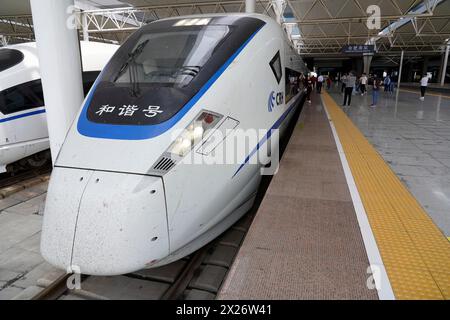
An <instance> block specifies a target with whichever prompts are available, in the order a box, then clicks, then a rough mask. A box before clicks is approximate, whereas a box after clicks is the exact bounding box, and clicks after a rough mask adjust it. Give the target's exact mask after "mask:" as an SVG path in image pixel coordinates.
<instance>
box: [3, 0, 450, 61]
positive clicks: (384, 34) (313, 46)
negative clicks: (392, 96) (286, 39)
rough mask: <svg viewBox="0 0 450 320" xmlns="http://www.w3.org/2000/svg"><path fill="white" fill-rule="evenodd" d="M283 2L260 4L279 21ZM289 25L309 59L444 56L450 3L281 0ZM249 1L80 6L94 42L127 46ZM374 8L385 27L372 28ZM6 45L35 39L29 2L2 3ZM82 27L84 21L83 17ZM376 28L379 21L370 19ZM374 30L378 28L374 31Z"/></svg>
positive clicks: (99, 0) (114, 1)
mask: <svg viewBox="0 0 450 320" xmlns="http://www.w3.org/2000/svg"><path fill="white" fill-rule="evenodd" d="M276 2H277V1H270V0H256V11H257V12H259V13H263V14H267V15H270V16H272V17H275V4H274V3H276ZM281 2H282V3H283V4H284V5H283V8H284V15H283V17H284V19H283V21H284V25H285V28H286V29H287V30H288V33H289V34H290V35H291V39H292V41H293V42H294V43H295V44H296V45H297V47H298V48H299V51H300V52H301V53H302V54H303V55H304V56H333V55H334V56H335V55H338V54H339V52H340V50H341V48H342V47H343V46H344V45H364V44H375V45H376V48H377V51H378V54H382V55H398V54H399V52H400V51H402V50H404V51H405V52H406V53H407V54H438V53H441V52H442V51H444V50H445V45H446V44H447V42H448V39H449V38H450V1H449V0H376V1H374V0H281ZM244 3H245V1H244V0H196V1H194V0H76V1H75V4H76V6H77V7H79V8H80V9H81V10H82V12H84V14H85V15H86V21H87V26H88V31H89V36H90V37H92V39H95V40H102V41H107V42H118V43H120V42H122V41H123V40H124V39H125V38H126V37H127V36H128V35H129V34H130V32H132V31H133V30H135V29H137V28H139V27H140V26H142V25H144V24H145V23H148V22H149V21H152V20H155V19H160V18H165V17H170V16H178V15H188V14H198V13H218V12H225V13H228V12H243V11H244V10H245V5H244ZM374 3H376V5H377V6H378V8H379V13H380V20H379V21H380V24H379V25H378V26H377V25H376V24H375V25H374V24H370V23H369V24H368V19H370V17H371V14H372V13H375V14H376V13H377V11H376V10H377V7H375V8H374V10H375V11H371V10H368V9H371V7H370V6H372V5H373V4H374ZM0 12H1V14H0V35H2V36H3V41H5V42H6V41H8V42H10V43H12V42H20V41H26V40H28V41H29V40H30V39H33V37H34V35H33V27H32V17H31V10H30V5H29V0H2V2H1V4H0ZM79 21H80V25H81V16H80V17H79ZM370 21H372V22H376V20H373V19H370ZM371 25H374V26H375V27H376V28H374V29H371V28H369V27H370V26H371Z"/></svg>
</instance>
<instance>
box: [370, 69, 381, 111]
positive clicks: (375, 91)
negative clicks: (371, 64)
mask: <svg viewBox="0 0 450 320" xmlns="http://www.w3.org/2000/svg"><path fill="white" fill-rule="evenodd" d="M380 86H381V81H380V80H379V79H378V78H377V76H375V77H374V78H373V88H372V105H371V107H372V108H375V107H376V106H377V103H378V96H379V94H380Z"/></svg>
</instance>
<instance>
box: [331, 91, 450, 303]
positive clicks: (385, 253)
mask: <svg viewBox="0 0 450 320" xmlns="http://www.w3.org/2000/svg"><path fill="white" fill-rule="evenodd" d="M323 101H324V102H325V107H326V108H327V110H328V113H329V115H330V117H331V120H332V122H333V124H334V126H335V128H336V131H337V133H338V136H339V140H340V142H341V144H342V147H343V149H344V153H345V156H346V158H347V161H348V163H349V166H350V169H351V171H352V175H353V178H354V180H355V183H356V186H357V188H358V191H359V194H360V197H361V199H362V202H363V204H364V208H365V211H366V214H367V217H368V219H369V222H370V225H371V228H372V231H373V234H374V236H375V239H376V242H377V246H378V249H379V250H380V254H381V257H382V259H383V264H384V265H385V267H386V271H387V274H388V277H389V281H390V282H391V286H392V289H393V291H394V295H395V297H396V298H397V299H450V242H449V241H448V240H450V238H448V239H447V238H446V236H444V235H443V234H442V233H441V231H440V230H439V229H438V227H436V225H435V224H434V223H433V221H432V220H431V219H430V217H429V216H428V215H427V213H426V212H425V211H424V210H423V208H422V207H421V206H420V204H419V203H418V202H417V200H416V199H415V198H414V196H413V195H412V194H411V193H410V192H409V191H408V190H407V188H406V187H405V186H404V185H403V183H402V182H401V181H400V179H399V178H398V177H397V176H396V174H395V173H394V172H393V171H392V170H391V169H390V167H389V165H387V164H386V162H385V161H384V160H383V158H382V157H381V156H380V155H379V154H378V152H377V151H376V150H375V149H374V148H373V147H372V145H371V144H370V143H369V142H368V141H367V139H366V138H365V137H364V135H363V134H362V133H361V132H360V131H359V129H358V128H357V127H356V126H355V125H354V124H353V122H352V121H351V120H350V119H349V118H348V117H347V115H346V114H345V113H344V112H343V111H342V110H341V108H340V107H338V105H337V104H336V102H335V101H334V100H333V99H332V98H331V96H330V95H329V94H328V93H326V92H325V93H324V94H323Z"/></svg>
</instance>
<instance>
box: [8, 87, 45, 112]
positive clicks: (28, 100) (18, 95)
mask: <svg viewBox="0 0 450 320" xmlns="http://www.w3.org/2000/svg"><path fill="white" fill-rule="evenodd" d="M42 106H44V96H43V93H42V85H41V80H40V79H37V80H33V81H29V82H25V83H22V84H19V85H17V86H14V87H11V88H8V89H5V90H3V91H1V92H0V111H1V112H2V113H3V114H10V113H15V112H19V111H24V110H28V109H33V108H38V107H42Z"/></svg>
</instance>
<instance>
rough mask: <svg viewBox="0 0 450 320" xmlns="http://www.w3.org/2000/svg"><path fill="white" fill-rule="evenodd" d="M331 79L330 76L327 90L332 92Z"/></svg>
mask: <svg viewBox="0 0 450 320" xmlns="http://www.w3.org/2000/svg"><path fill="white" fill-rule="evenodd" d="M331 82H332V81H331V77H330V76H328V78H327V90H330V89H331Z"/></svg>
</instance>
